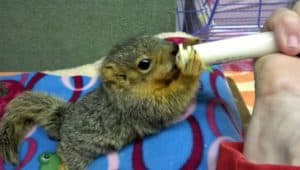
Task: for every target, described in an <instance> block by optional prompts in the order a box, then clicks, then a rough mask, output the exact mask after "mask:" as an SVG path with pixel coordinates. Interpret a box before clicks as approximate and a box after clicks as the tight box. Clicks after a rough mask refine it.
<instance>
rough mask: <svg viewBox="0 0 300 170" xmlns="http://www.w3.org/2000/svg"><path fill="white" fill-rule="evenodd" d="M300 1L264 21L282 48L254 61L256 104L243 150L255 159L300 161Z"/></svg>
mask: <svg viewBox="0 0 300 170" xmlns="http://www.w3.org/2000/svg"><path fill="white" fill-rule="evenodd" d="M295 11H297V12H295ZM298 14H300V2H298V3H297V4H296V6H295V7H294V11H292V10H287V9H280V10H278V11H276V12H275V13H274V14H273V15H272V16H271V17H270V18H269V20H268V21H267V22H266V27H265V29H266V30H271V31H274V34H275V39H276V42H277V45H278V47H279V49H280V51H281V52H283V53H285V54H287V55H284V54H272V55H268V56H264V57H262V58H260V59H258V60H257V61H256V64H255V83H256V84H255V89H256V91H255V93H256V96H255V105H254V110H253V116H252V119H251V121H250V124H249V127H248V131H247V134H246V140H245V144H244V154H245V156H246V158H247V159H248V160H250V161H253V162H256V163H270V164H288V165H300V113H299V112H300V86H299V84H300V69H299V67H300V59H298V58H296V57H290V56H294V55H296V54H299V53H300V17H299V15H298Z"/></svg>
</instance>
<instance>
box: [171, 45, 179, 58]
mask: <svg viewBox="0 0 300 170" xmlns="http://www.w3.org/2000/svg"><path fill="white" fill-rule="evenodd" d="M178 50H179V47H178V45H177V44H175V43H174V44H173V49H172V51H171V54H172V55H173V56H176V55H177V53H178Z"/></svg>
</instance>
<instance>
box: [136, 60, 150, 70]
mask: <svg viewBox="0 0 300 170" xmlns="http://www.w3.org/2000/svg"><path fill="white" fill-rule="evenodd" d="M150 65H151V60H150V59H143V60H141V61H140V62H139V63H138V68H139V69H141V70H147V69H149V67H150Z"/></svg>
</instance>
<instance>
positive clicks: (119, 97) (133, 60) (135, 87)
mask: <svg viewBox="0 0 300 170" xmlns="http://www.w3.org/2000/svg"><path fill="white" fill-rule="evenodd" d="M188 45H191V44H187V46H186V48H187V51H188V52H186V53H182V54H184V55H186V56H183V55H177V54H180V52H178V51H180V50H179V47H178V45H176V44H173V43H170V42H168V41H166V40H163V39H159V38H156V37H154V36H141V37H137V38H132V39H129V40H127V41H125V42H123V43H121V44H118V45H116V46H114V47H113V48H112V49H111V50H110V52H109V53H108V55H107V57H106V58H105V59H104V60H103V65H102V67H101V68H100V75H101V78H102V83H101V87H99V88H98V89H97V90H95V91H94V92H92V93H90V94H88V95H87V96H85V97H83V98H82V99H81V100H79V101H78V102H77V103H74V104H69V103H66V102H63V101H60V100H58V99H56V98H53V97H50V96H47V95H45V94H41V93H36V92H25V93H23V94H22V95H20V96H18V97H16V98H15V99H14V100H12V101H11V102H10V103H9V104H8V106H7V107H6V115H5V116H4V118H3V120H2V122H1V124H0V136H1V140H0V156H2V157H3V158H4V159H5V160H6V161H11V162H13V163H16V164H17V163H18V159H17V153H18V145H19V144H20V142H21V141H22V139H23V137H24V136H25V134H26V133H27V132H28V131H29V130H30V129H31V128H32V127H33V126H34V125H37V124H38V125H41V126H43V127H44V128H45V130H46V131H47V132H48V134H49V136H50V137H53V138H55V139H57V140H59V145H58V149H57V154H58V155H59V156H60V157H61V158H62V161H63V162H64V164H66V166H67V167H68V168H69V169H71V170H82V169H84V168H85V167H87V166H88V165H89V164H90V163H91V161H92V160H94V159H95V158H97V157H98V156H99V155H101V154H106V153H108V152H111V151H118V150H119V149H120V148H122V147H123V146H124V145H126V144H129V143H131V142H133V141H134V140H135V139H140V138H143V137H144V136H146V135H150V134H154V133H155V132H158V131H159V130H160V129H162V128H164V127H167V126H168V125H170V124H171V123H173V122H174V121H175V120H176V119H177V118H179V116H180V115H181V114H182V113H183V111H184V110H185V108H186V107H187V105H188V103H189V102H190V100H191V99H192V98H193V97H194V96H195V94H196V90H197V89H198V85H199V76H200V74H201V73H202V72H203V70H204V69H203V64H202V61H201V60H200V58H199V56H198V54H197V53H196V51H195V50H194V49H193V48H192V47H191V46H188ZM180 47H182V46H180ZM184 57H186V58H187V60H186V59H184Z"/></svg>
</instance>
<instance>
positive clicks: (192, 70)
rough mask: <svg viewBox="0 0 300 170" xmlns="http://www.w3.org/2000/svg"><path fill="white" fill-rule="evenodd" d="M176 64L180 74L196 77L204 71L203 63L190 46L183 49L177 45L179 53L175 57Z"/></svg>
mask: <svg viewBox="0 0 300 170" xmlns="http://www.w3.org/2000/svg"><path fill="white" fill-rule="evenodd" d="M176 64H177V66H178V68H179V69H180V70H181V72H182V74H184V75H186V76H195V77H198V76H200V74H201V73H202V72H203V71H204V68H203V67H204V64H203V61H202V60H201V59H200V56H199V54H198V53H197V51H196V50H195V49H194V48H193V47H192V46H187V47H186V48H184V47H183V45H182V44H180V45H179V53H178V55H177V57H176Z"/></svg>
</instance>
